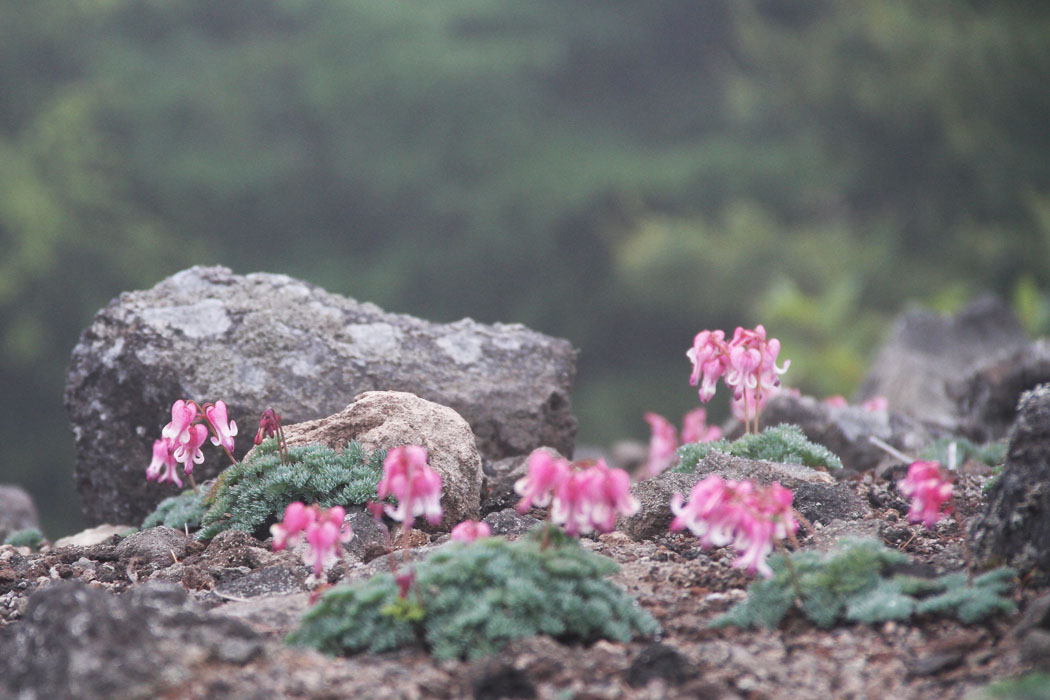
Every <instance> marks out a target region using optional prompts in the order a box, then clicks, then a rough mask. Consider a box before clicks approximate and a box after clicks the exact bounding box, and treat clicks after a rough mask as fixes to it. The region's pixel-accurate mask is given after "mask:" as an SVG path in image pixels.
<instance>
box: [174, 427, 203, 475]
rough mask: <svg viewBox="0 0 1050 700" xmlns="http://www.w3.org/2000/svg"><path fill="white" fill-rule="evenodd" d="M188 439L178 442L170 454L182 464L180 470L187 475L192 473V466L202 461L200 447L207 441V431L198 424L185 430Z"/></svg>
mask: <svg viewBox="0 0 1050 700" xmlns="http://www.w3.org/2000/svg"><path fill="white" fill-rule="evenodd" d="M185 434H186V435H188V436H189V438H188V439H187V440H186V441H184V442H180V443H179V444H178V445H177V446H176V447H175V450H174V452H173V453H172V454H173V456H174V457H175V461H176V462H179V463H180V464H182V470H183V471H184V472H186V473H187V474H192V473H193V465H194V464H200V463H201V462H203V461H204V452H203V451H201V445H203V444H204V443H205V442H206V441H207V440H208V429H207V428H205V427H204V426H203V425H201V424H200V423H197V424H195V425H191V426H189V428H187V429H186V433H185Z"/></svg>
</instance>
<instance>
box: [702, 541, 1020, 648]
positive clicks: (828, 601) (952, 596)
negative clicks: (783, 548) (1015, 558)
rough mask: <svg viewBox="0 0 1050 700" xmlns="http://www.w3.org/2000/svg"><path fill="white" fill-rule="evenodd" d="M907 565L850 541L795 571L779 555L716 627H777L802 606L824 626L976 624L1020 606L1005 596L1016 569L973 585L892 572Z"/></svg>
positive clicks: (955, 578)
mask: <svg viewBox="0 0 1050 700" xmlns="http://www.w3.org/2000/svg"><path fill="white" fill-rule="evenodd" d="M907 561H908V556H907V555H906V554H903V553H901V552H898V551H896V550H892V549H888V548H886V547H884V546H883V545H881V544H879V543H878V542H876V541H874V540H843V542H842V543H841V544H840V545H839V546H838V547H837V548H836V549H834V550H833V551H831V552H829V553H827V554H824V555H822V554H820V553H817V552H795V553H794V554H792V555H791V565H792V566H791V567H789V566H788V565H787V560H786V557H785V555H783V554H774V555H772V556H770V558H769V565H770V567H771V568H772V569H773V576H772V577H771V578H768V579H759V580H758V581H755V582H754V583H752V584H751V586H750V587H749V588H748V596H747V599H746V600H743V601H741V602H740V603H738V604H737V605H735V606H733V608H732V609H730V610H729V612H727V613H726V614H724V615H722V616H720V617H718V618H716V619H715V620H714V621H713V622H712V623H711V625H712V626H713V627H727V626H729V625H735V626H737V627H745V628H746V627H752V626H761V627H767V628H770V629H772V628H774V627H776V626H777V625H779V624H780V622H781V620H783V619H784V616H785V615H787V613H788V611H790V610H791V609H792V607H794V606H795V605H798V606H799V608H800V610H801V612H802V613H803V614H804V615H805V616H806V617H808V618H809V619H810V620H812V621H813V622H814V623H815V624H817V625H818V626H820V627H831V626H833V625H834V624H835V623H836V622H838V621H840V620H847V621H850V622H864V623H868V624H871V623H875V622H884V621H886V620H907V619H909V618H910V617H911V616H912V615H915V614H919V615H926V614H929V615H954V616H955V617H956V618H958V619H959V620H960V621H962V622H964V623H967V624H969V623H972V622H976V621H978V620H981V619H983V618H985V617H987V616H989V615H992V614H995V613H1010V612H1013V611H1014V609H1015V608H1014V604H1013V602H1012V601H1011V600H1010V599H1009V598H1006V597H1003V594H1005V593H1007V592H1008V590H1009V588H1010V579H1012V578H1013V577H1015V576H1016V572H1015V571H1014V570H1013V569H1007V568H1001V569H995V570H993V571H989V572H988V573H986V574H984V575H982V576H978V577H977V578H975V579H974V580H973V582H972V583H971V582H970V581H969V579H968V577H967V575H966V574H965V573H962V574H949V575H946V576H941V577H938V578H933V579H928V578H920V577H917V576H909V575H904V574H893V573H892V569H893V568H894V567H895V566H897V565H900V564H904V563H906V562H907ZM792 569H793V570H794V572H792ZM796 581H797V587H796Z"/></svg>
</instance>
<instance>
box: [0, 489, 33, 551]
mask: <svg viewBox="0 0 1050 700" xmlns="http://www.w3.org/2000/svg"><path fill="white" fill-rule="evenodd" d="M28 528H36V529H37V530H39V529H40V521H39V520H38V519H37V514H36V506H35V505H33V497H32V496H30V495H29V494H28V493H26V491H25V489H23V488H21V487H20V486H8V485H0V544H2V543H3V541H4V539H6V538H7V536H8V535H10V534H11V533H12V532H18V531H19V530H26V529H28Z"/></svg>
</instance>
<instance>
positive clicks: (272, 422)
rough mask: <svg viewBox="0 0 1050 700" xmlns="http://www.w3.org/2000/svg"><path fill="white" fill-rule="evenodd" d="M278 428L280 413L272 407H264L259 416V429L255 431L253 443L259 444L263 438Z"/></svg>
mask: <svg viewBox="0 0 1050 700" xmlns="http://www.w3.org/2000/svg"><path fill="white" fill-rule="evenodd" d="M280 428H281V414H279V413H277V412H276V411H275V410H273V409H272V408H268V409H266V410H265V411H263V412H262V416H261V417H260V418H259V430H258V431H257V432H256V433H255V444H256V445H261V444H262V441H263V440H265V439H266V438H268V437H273V436H274V435H276V434H277V431H278V430H280Z"/></svg>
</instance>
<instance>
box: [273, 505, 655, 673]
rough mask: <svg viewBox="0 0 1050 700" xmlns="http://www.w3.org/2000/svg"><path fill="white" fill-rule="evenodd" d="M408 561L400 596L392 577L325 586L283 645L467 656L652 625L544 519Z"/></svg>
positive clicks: (623, 633) (606, 565)
mask: <svg viewBox="0 0 1050 700" xmlns="http://www.w3.org/2000/svg"><path fill="white" fill-rule="evenodd" d="M414 568H415V571H414V586H413V589H414V590H413V591H411V592H409V595H407V596H406V595H403V591H402V590H400V589H399V581H398V580H397V579H395V577H394V575H392V574H380V575H377V576H374V577H372V578H371V579H369V580H368V581H365V582H363V583H360V584H355V585H352V586H340V587H337V588H334V589H332V590H330V591H328V592H327V593H326V594H325V595H324V596H323V597H322V598H321V599H320V600H319V601H318V603H317V604H316V605H315V606H314V607H313V608H311V609H310V610H309V611H308V612H307V613H306V615H305V616H304V617H303V622H302V626H301V627H300V628H299V629H298V630H297V631H295V632H294V633H293V634H292V635H291V636H290V637H289V642H290V643H293V644H297V645H302V646H310V647H314V648H316V649H319V650H320V651H323V652H325V653H328V654H352V653H356V652H361V651H371V652H379V651H387V650H390V649H395V648H398V647H401V646H405V645H408V644H412V643H414V642H420V643H422V644H424V645H425V646H426V647H427V648H428V649H429V650H430V651H431V653H433V654H434V656H436V657H438V658H442V659H447V658H477V657H480V656H484V655H487V654H490V653H493V652H495V651H497V650H499V649H500V648H501V647H502V646H503V645H504V644H506V643H507V642H509V641H510V640H512V639H517V638H520V637H527V636H530V635H536V634H547V635H550V636H552V637H555V638H557V639H560V640H563V641H567V642H584V643H586V642H591V641H595V640H598V639H613V640H618V641H628V640H630V639H632V638H633V637H635V636H639V635H640V636H647V635H653V634H655V633H656V632H657V631H658V629H659V628H658V625H657V623H656V621H655V620H654V619H653V618H652V616H650V615H649V614H648V613H647V612H645V611H644V610H642V609H641V608H640V607H638V605H637V604H636V603H635V601H634V600H633V599H632V598H631V597H630V596H629V595H628V594H627V593H625V592H624V591H622V590H621V589H619V588H618V587H617V586H616V585H615V584H613V583H612V582H610V581H609V580H608V578H607V577H608V576H609V575H611V574H613V573H615V572H616V570H617V565H616V564H615V562H613V561H612V560H611V559H607V558H606V557H603V556H600V555H598V554H594V553H592V552H588V551H587V550H585V549H584V548H582V547H581V546H580V545H579V543H578V542H577V541H576V540H575V539H573V538H571V537H569V536H568V535H565V534H564V533H562V532H561V531H560V530H559V529H557V528H554V527H551V526H549V525H545V526H543V527H540V528H537V530H535V531H533V532H532V533H530V534H529V535H528V536H526V537H523V538H521V539H519V540H517V541H515V542H507V541H506V540H504V539H502V538H497V537H493V538H481V539H479V540H477V541H476V542H472V543H470V544H460V543H453V544H451V545H449V546H446V547H444V548H442V549H440V550H438V551H436V552H434V553H432V554H431V555H430V556H428V557H427V558H426V559H423V560H422V561H420V562H419V563H418V564H416V565H415V567H414ZM413 594H414V596H415V597H417V598H418V600H413V599H412V595H413Z"/></svg>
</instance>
